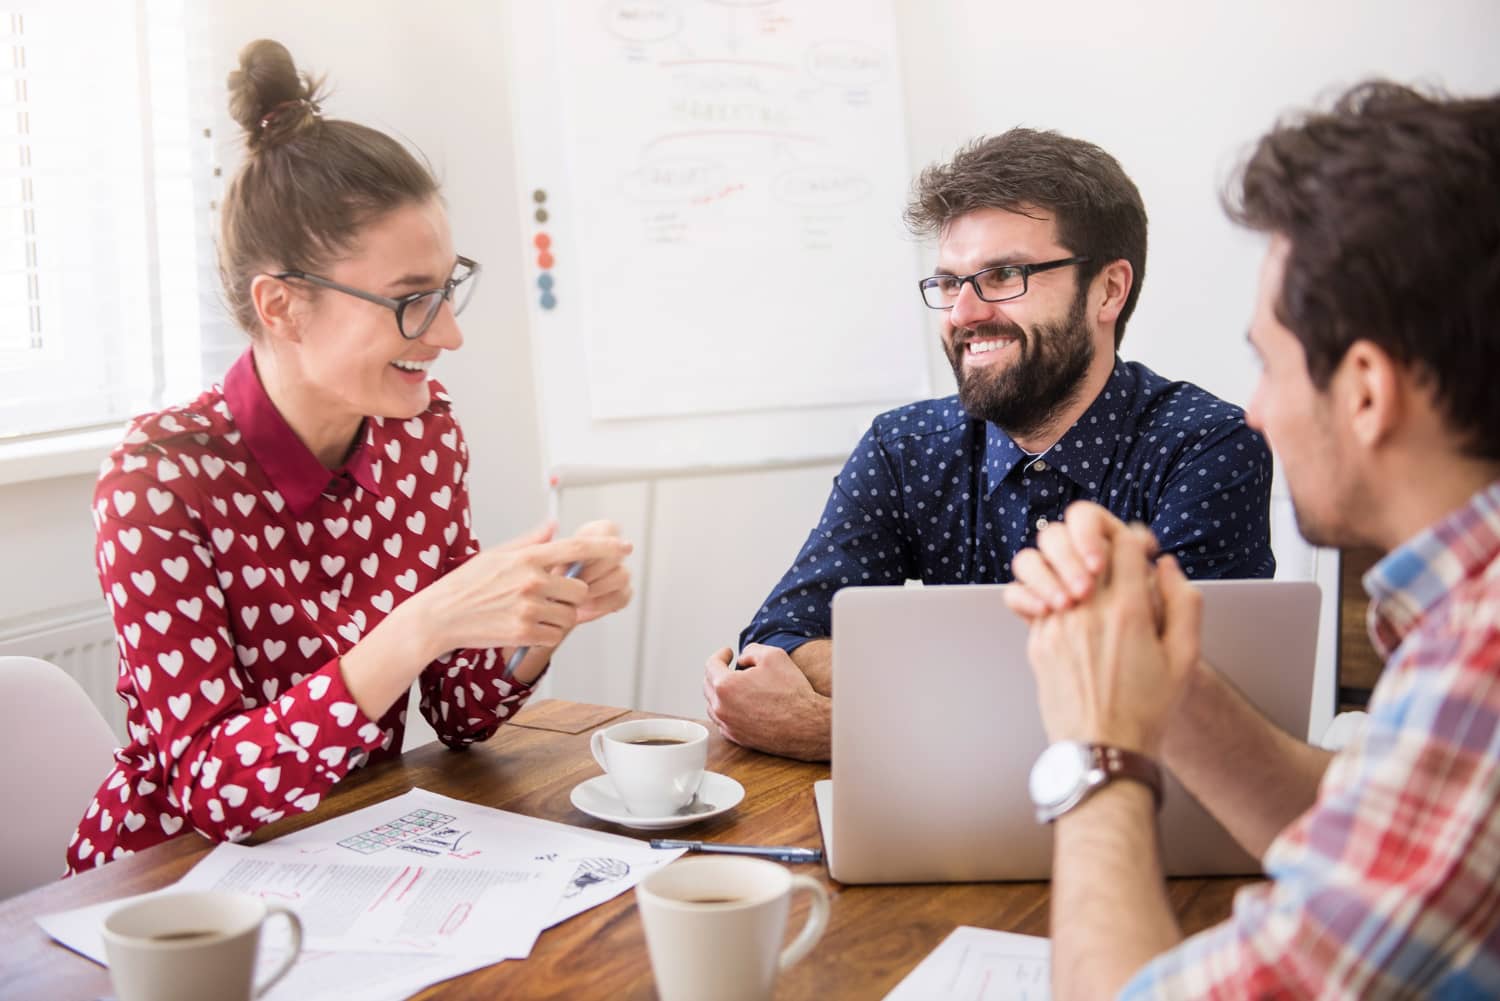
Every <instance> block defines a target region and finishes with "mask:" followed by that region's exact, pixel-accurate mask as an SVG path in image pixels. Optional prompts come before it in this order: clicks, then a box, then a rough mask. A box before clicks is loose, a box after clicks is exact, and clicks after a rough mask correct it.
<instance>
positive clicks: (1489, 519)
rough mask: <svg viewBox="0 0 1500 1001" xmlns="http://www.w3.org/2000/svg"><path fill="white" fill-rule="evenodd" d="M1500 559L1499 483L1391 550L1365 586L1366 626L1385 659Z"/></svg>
mask: <svg viewBox="0 0 1500 1001" xmlns="http://www.w3.org/2000/svg"><path fill="white" fill-rule="evenodd" d="M1497 557H1500V480H1496V481H1495V482H1494V483H1491V484H1490V485H1489V486H1487V487H1485V488H1484V489H1483V490H1480V491H1479V492H1478V493H1476V494H1475V495H1474V496H1473V497H1471V498H1470V499H1469V501H1468V503H1466V504H1464V506H1463V507H1461V508H1459V509H1458V510H1457V511H1454V512H1453V513H1452V514H1449V515H1447V516H1446V517H1444V518H1443V519H1442V520H1441V521H1438V522H1437V523H1436V524H1434V525H1432V526H1431V527H1429V528H1426V529H1424V530H1423V531H1422V532H1421V533H1420V534H1419V535H1417V536H1416V537H1415V538H1413V539H1411V540H1409V541H1408V542H1406V543H1404V544H1403V545H1401V546H1399V547H1397V548H1396V549H1393V550H1391V551H1390V552H1389V553H1387V554H1386V555H1385V557H1383V558H1382V559H1381V560H1380V562H1379V563H1376V564H1375V565H1374V566H1373V567H1371V568H1370V569H1369V570H1368V571H1367V572H1366V573H1365V576H1364V579H1363V580H1362V581H1361V583H1363V584H1364V588H1365V593H1366V594H1368V595H1369V596H1370V607H1369V611H1368V613H1367V625H1368V627H1369V632H1370V638H1371V640H1372V641H1373V642H1374V644H1375V649H1376V650H1378V651H1380V655H1381V656H1382V657H1388V656H1390V654H1391V651H1393V650H1395V649H1396V647H1398V646H1400V645H1401V641H1402V640H1403V639H1405V638H1406V636H1407V634H1409V633H1410V632H1411V631H1412V629H1414V628H1415V627H1416V626H1417V624H1418V623H1419V622H1420V621H1421V620H1422V618H1423V616H1425V615H1426V614H1427V613H1428V612H1430V611H1431V610H1432V609H1433V608H1434V607H1435V606H1436V605H1438V604H1439V603H1440V602H1441V601H1442V600H1443V598H1444V597H1445V596H1447V594H1448V593H1449V592H1450V591H1452V590H1453V589H1454V588H1455V587H1457V586H1458V585H1459V584H1460V583H1462V582H1463V581H1464V580H1466V579H1467V578H1469V577H1472V576H1473V575H1475V574H1476V573H1479V572H1481V571H1482V570H1483V569H1484V568H1485V567H1487V566H1489V564H1490V563H1492V562H1494V560H1495V559H1496V558H1497Z"/></svg>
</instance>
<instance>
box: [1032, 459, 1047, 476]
mask: <svg viewBox="0 0 1500 1001" xmlns="http://www.w3.org/2000/svg"><path fill="white" fill-rule="evenodd" d="M1031 468H1032V469H1035V470H1036V471H1037V472H1039V473H1045V472H1046V471H1047V463H1046V462H1045V461H1043V460H1041V459H1038V460H1036V461H1035V462H1033V463H1032V464H1031Z"/></svg>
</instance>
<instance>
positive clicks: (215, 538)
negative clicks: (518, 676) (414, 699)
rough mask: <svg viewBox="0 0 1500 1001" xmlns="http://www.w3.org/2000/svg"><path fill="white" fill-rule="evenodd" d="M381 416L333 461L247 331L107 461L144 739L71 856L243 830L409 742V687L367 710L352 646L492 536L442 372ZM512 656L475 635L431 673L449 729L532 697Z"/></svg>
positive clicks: (119, 767)
mask: <svg viewBox="0 0 1500 1001" xmlns="http://www.w3.org/2000/svg"><path fill="white" fill-rule="evenodd" d="M363 435H364V439H363V441H362V442H361V443H360V445H359V446H358V448H356V450H355V451H354V453H353V454H352V455H351V456H350V458H349V460H348V461H347V462H346V463H345V465H344V467H343V468H342V469H340V470H338V471H335V472H333V473H330V472H329V471H328V470H327V469H325V468H324V467H323V466H322V464H321V463H319V462H318V460H317V459H316V458H315V457H314V456H313V454H312V453H311V452H310V451H309V450H308V449H307V447H306V446H305V445H303V444H302V442H301V441H300V440H299V439H298V438H297V436H296V435H295V434H294V433H293V431H292V429H291V428H290V427H289V426H288V425H287V423H286V421H284V420H283V419H282V417H281V415H280V414H279V413H278V412H277V411H276V408H275V407H274V406H273V405H272V403H271V401H270V399H269V398H268V397H267V396H266V393H265V390H264V389H263V388H262V387H261V384H260V379H259V377H258V376H257V375H256V372H255V364H254V361H253V359H252V357H251V354H250V352H248V351H247V352H246V353H245V354H244V355H243V356H242V357H241V358H240V359H239V360H238V361H237V362H236V363H235V364H234V366H233V367H232V368H231V369H230V370H229V372H228V374H227V375H226V376H225V378H224V385H223V388H222V389H220V388H217V387H216V388H214V389H212V390H209V391H208V392H206V393H204V394H203V395H202V396H200V397H198V399H197V400H195V401H194V402H193V403H191V404H189V405H187V406H185V407H179V408H173V409H168V410H164V411H161V412H160V413H155V414H150V415H147V416H144V417H140V418H137V419H136V420H135V421H133V422H132V424H131V426H130V429H129V431H128V433H127V434H126V436H125V440H124V441H123V442H122V443H121V444H120V446H119V447H117V448H116V449H115V450H114V452H113V453H112V454H111V455H110V457H109V459H108V460H106V462H105V465H104V470H103V472H102V474H101V475H100V478H99V484H98V487H97V489H96V491H95V495H94V521H95V525H96V527H97V536H96V545H97V557H98V564H99V580H100V583H101V584H102V585H103V588H104V593H105V599H106V601H107V602H108V603H109V606H110V609H111V612H112V614H113V615H114V621H115V633H116V642H117V644H118V646H119V649H120V677H119V681H118V683H117V685H116V688H117V690H118V692H119V694H120V697H121V698H122V699H124V701H125V704H126V706H127V709H128V726H129V731H130V741H129V743H128V744H127V745H126V746H125V747H122V748H121V749H120V750H118V751H117V752H115V767H114V769H113V770H112V771H111V772H110V774H109V775H108V776H107V777H106V778H105V781H104V783H103V785H101V786H100V788H99V792H98V793H97V794H96V795H95V798H94V802H93V803H92V804H91V805H90V806H89V808H88V812H87V813H86V814H85V815H84V818H83V820H82V822H81V823H80V824H79V827H78V831H77V833H76V834H75V835H74V837H73V840H72V842H71V843H70V845H69V848H68V857H67V863H68V872H69V873H73V872H79V871H82V870H84V869H89V868H92V867H94V866H96V865H99V864H101V863H103V862H106V861H109V860H111V859H114V858H118V857H119V856H121V855H124V854H128V853H130V852H133V851H136V850H138V849H141V848H145V847H148V846H150V845H154V844H156V843H157V842H160V841H165V840H166V839H168V838H170V837H172V836H173V835H175V834H177V833H178V832H180V831H182V830H183V829H184V828H185V827H186V828H191V829H194V830H197V831H199V832H200V833H202V834H203V835H204V836H206V837H209V838H212V839H213V840H215V841H225V840H227V841H236V840H240V839H242V838H244V837H246V836H248V835H249V834H250V833H251V832H252V831H254V830H255V829H256V828H258V827H260V826H261V825H262V824H268V823H270V822H271V821H273V820H276V819H278V818H280V817H281V816H283V815H284V814H286V813H287V812H289V811H306V810H311V809H312V808H313V807H315V806H317V805H318V801H319V799H320V798H321V797H322V796H323V795H324V794H325V793H326V792H327V791H328V790H329V788H330V787H332V786H333V784H334V783H335V782H337V781H338V780H339V779H341V778H343V776H344V775H345V774H346V773H347V772H349V771H350V770H351V769H353V768H357V767H359V766H360V765H362V764H365V763H366V762H375V761H380V760H382V759H385V758H390V757H394V756H395V755H397V754H398V753H399V751H400V748H401V738H402V734H403V732H404V731H405V729H406V700H405V699H399V700H397V701H396V703H395V704H393V705H392V706H391V708H390V710H389V711H387V712H386V714H385V715H384V716H383V717H382V718H380V719H379V720H372V719H369V718H368V717H366V716H365V715H364V714H363V713H362V712H360V710H359V708H358V707H357V706H356V705H355V702H354V699H353V698H351V697H350V695H349V691H348V689H347V688H345V687H344V682H343V678H342V676H341V673H340V670H339V656H340V655H341V654H342V653H344V652H346V651H347V650H349V649H350V648H351V647H352V646H353V645H354V644H355V643H356V642H358V640H359V638H360V637H361V636H362V635H364V634H365V633H368V632H369V631H370V630H371V629H372V628H374V627H375V625H376V624H377V623H378V622H380V621H381V620H382V619H383V618H384V617H385V615H386V614H387V613H388V612H390V610H391V609H392V608H393V607H394V606H395V605H397V604H400V603H401V602H402V601H404V600H405V599H406V598H408V597H409V596H411V595H412V594H413V593H414V592H416V591H419V590H421V589H422V588H424V587H426V586H427V585H429V584H431V583H432V582H433V581H435V580H437V579H438V578H439V577H441V576H442V575H443V574H445V573H447V572H448V571H450V570H452V569H453V568H455V567H457V566H458V565H460V564H462V563H463V562H464V561H465V560H467V559H469V557H471V556H473V555H474V554H475V553H476V552H478V550H479V545H478V543H477V542H476V541H475V540H474V538H473V536H472V535H471V534H470V519H469V494H468V486H467V474H468V446H467V445H465V443H464V440H463V435H462V433H461V432H460V431H459V428H458V425H457V423H456V422H455V421H454V419H453V416H452V414H451V413H450V412H449V403H448V397H447V395H446V394H445V393H444V392H443V389H442V387H441V386H439V385H438V384H437V383H435V382H434V383H433V384H432V403H431V405H430V406H429V407H428V408H427V410H426V411H425V412H424V413H422V414H420V415H419V416H417V417H414V418H412V419H411V420H409V421H404V422H403V421H395V420H389V421H387V420H382V419H380V418H370V419H368V420H366V421H365V427H364V431H363ZM502 666H503V660H502V658H501V652H500V651H498V650H457V651H454V652H453V653H451V654H448V655H445V656H444V657H442V658H439V660H438V661H436V662H434V663H433V664H430V665H428V667H427V668H426V669H425V670H424V671H423V672H422V675H421V678H420V685H421V705H422V714H423V715H424V716H426V717H427V719H428V721H429V722H430V723H431V724H432V726H433V728H434V729H435V730H436V731H437V733H438V736H439V738H440V739H441V740H442V741H443V742H444V743H445V744H448V745H449V746H455V747H456V746H461V745H464V744H467V743H470V742H472V741H476V740H483V739H484V738H486V737H488V736H489V735H490V734H492V733H494V731H495V729H496V728H497V727H498V726H499V725H500V722H501V721H502V720H504V719H505V718H506V717H508V716H510V715H511V714H512V713H514V712H515V711H516V710H517V709H518V708H519V707H520V706H521V704H522V703H524V702H525V701H526V699H527V698H528V697H529V696H530V694H531V691H532V689H531V687H530V686H527V685H522V684H520V683H519V682H515V683H512V684H507V683H505V682H504V681H501V680H500V668H501V667H502Z"/></svg>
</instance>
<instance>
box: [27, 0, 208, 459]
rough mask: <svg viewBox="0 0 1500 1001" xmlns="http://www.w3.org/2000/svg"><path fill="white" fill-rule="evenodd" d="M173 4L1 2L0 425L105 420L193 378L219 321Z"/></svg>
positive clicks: (204, 141)
mask: <svg viewBox="0 0 1500 1001" xmlns="http://www.w3.org/2000/svg"><path fill="white" fill-rule="evenodd" d="M184 5H185V3H184V0H137V2H134V3H121V2H118V0H40V2H39V0H29V2H28V0H23V2H20V3H12V4H11V5H10V8H9V10H8V11H6V12H3V13H0V439H6V438H17V437H23V436H35V435H41V434H47V433H51V432H57V431H63V430H71V429H79V428H86V427H97V426H100V425H117V424H119V423H121V422H122V421H123V420H124V419H126V418H127V417H129V416H131V415H132V414H135V413H139V412H141V411H144V410H149V409H152V408H154V407H157V406H160V405H162V404H163V403H164V402H170V401H172V400H177V399H188V398H190V397H191V396H192V395H193V394H194V393H195V392H196V391H198V390H199V389H200V388H202V386H203V385H204V383H205V379H204V374H205V373H204V363H203V347H202V345H203V343H204V329H203V321H204V319H208V320H209V322H210V324H211V325H212V326H220V327H221V326H222V325H223V324H224V323H225V322H226V321H225V320H223V319H222V313H221V311H220V310H219V308H218V307H217V305H216V303H215V299H214V287H213V285H212V282H211V280H210V276H212V274H213V267H212V254H213V251H212V242H211V239H210V236H209V225H210V222H211V211H210V205H211V199H212V198H213V197H214V189H215V187H216V184H215V181H214V178H213V173H214V172H213V169H212V164H211V159H212V152H211V149H210V144H209V141H208V138H207V133H206V131H205V130H204V128H203V123H204V122H205V121H206V118H205V116H204V115H203V114H202V110H203V108H202V105H203V101H204V99H205V98H206V97H207V93H206V91H205V89H204V88H202V87H201V86H196V84H195V81H196V80H198V79H202V77H201V76H200V75H199V74H197V73H193V72H190V63H189V55H188V53H189V51H190V48H189V45H188V38H187V34H188V27H187V23H186V17H185V12H184ZM200 48H201V47H200ZM205 297H206V300H205ZM213 374H214V375H217V374H218V373H217V372H215V373H213Z"/></svg>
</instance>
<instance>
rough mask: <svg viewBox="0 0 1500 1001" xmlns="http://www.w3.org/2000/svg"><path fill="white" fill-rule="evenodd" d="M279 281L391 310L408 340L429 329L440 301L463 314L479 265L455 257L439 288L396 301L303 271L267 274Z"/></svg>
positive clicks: (475, 283)
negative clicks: (331, 291)
mask: <svg viewBox="0 0 1500 1001" xmlns="http://www.w3.org/2000/svg"><path fill="white" fill-rule="evenodd" d="M271 277H272V278H279V279H281V280H282V281H285V280H287V279H294V280H296V281H300V282H307V283H308V284H309V285H316V286H318V287H319V288H329V289H333V290H334V291H335V292H342V293H344V294H345V295H352V296H354V297H355V298H356V299H363V300H365V301H366V302H373V303H375V304H376V305H379V306H384V307H385V308H386V309H389V310H393V311H394V312H395V314H396V329H397V330H399V331H401V336H402V337H404V338H406V339H407V340H409V341H414V340H416V339H417V338H418V337H421V336H422V335H423V334H425V333H427V328H428V327H430V326H432V321H433V320H436V319H437V315H438V310H440V309H442V308H443V300H444V299H446V300H448V302H450V303H452V304H453V315H454V316H457V315H458V314H459V313H462V312H463V311H464V307H465V306H467V305H468V304H469V300H470V299H471V298H473V296H474V286H476V285H478V284H479V281H478V279H479V262H478V261H472V260H470V259H469V258H467V257H464V256H462V255H459V257H458V263H457V265H456V266H455V267H454V269H453V276H452V277H451V278H449V279H448V280H447V281H445V282H443V287H442V288H434V289H428V290H427V291H425V292H412V293H410V294H408V295H403V296H401V297H400V298H398V299H391V298H388V297H387V296H383V295H376V294H375V293H374V292H366V291H364V290H363V289H357V288H351V287H349V286H348V285H343V284H340V283H339V282H336V281H330V280H329V279H327V278H320V277H319V276H317V275H310V274H308V273H307V272H306V271H281V272H277V273H276V274H273V275H271Z"/></svg>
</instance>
